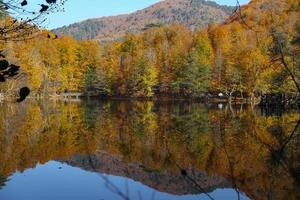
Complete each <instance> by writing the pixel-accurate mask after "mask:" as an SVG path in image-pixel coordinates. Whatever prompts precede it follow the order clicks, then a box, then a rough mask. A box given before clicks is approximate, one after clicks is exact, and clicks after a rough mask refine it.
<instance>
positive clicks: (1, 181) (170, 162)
mask: <svg viewBox="0 0 300 200" xmlns="http://www.w3.org/2000/svg"><path fill="white" fill-rule="evenodd" d="M0 107H1V108H0V163H1V164H0V174H1V176H0V199H2V197H3V198H4V197H7V196H5V195H12V193H13V192H12V188H13V189H14V190H15V189H18V190H20V194H21V193H22V192H21V191H24V190H25V191H27V193H26V194H27V195H32V194H35V195H34V196H31V197H29V198H27V199H41V196H40V194H37V193H30V192H28V191H30V190H37V189H38V190H40V191H43V190H45V188H46V186H47V184H49V182H47V181H49V177H52V181H53V183H52V184H50V185H49V187H50V189H49V188H46V189H47V191H48V190H49V192H48V194H47V192H46V191H44V192H43V193H41V194H47V196H49V198H50V197H52V198H50V199H60V198H59V197H55V195H54V196H53V194H54V193H55V194H56V193H57V190H55V188H56V189H59V188H61V189H60V190H61V192H60V193H64V194H65V195H67V196H68V195H69V197H70V195H71V196H72V195H74V194H76V193H80V194H81V195H84V197H86V198H84V199H101V198H103V199H112V198H113V197H114V198H113V199H116V198H117V197H118V198H119V199H139V198H141V199H151V198H152V195H150V193H151V194H152V192H154V193H155V194H156V195H157V196H156V195H155V196H154V197H153V199H179V198H180V199H199V198H200V199H202V198H203V199H219V198H220V199H224V198H222V197H224V195H228V199H233V198H234V199H243V198H244V199H245V198H246V196H247V197H249V198H251V199H285V198H286V199H299V198H300V196H299V195H300V194H299V191H300V187H299V185H300V157H299V156H300V138H299V132H300V130H299V129H300V128H299V117H300V115H299V113H297V112H296V111H289V112H287V113H282V114H281V115H272V114H270V113H267V114H266V113H265V112H263V113H262V111H261V110H257V109H253V108H251V107H249V106H237V107H235V106H226V105H223V108H222V109H219V108H218V105H216V106H210V107H208V106H205V105H202V104H191V103H184V102H180V103H170V102H167V103H163V102H160V103H155V102H138V101H132V102H129V101H123V102H120V101H109V102H91V101H90V102H83V103H63V102H23V103H22V104H9V105H8V104H2V105H0ZM53 160H56V162H53ZM49 161H51V162H49ZM61 163H64V164H61ZM37 164H39V165H38V167H36V165H37ZM43 164H44V165H43ZM60 165H63V166H64V167H63V168H61V169H60V167H59V166H60ZM35 167H36V168H35ZM43 167H45V168H43ZM30 168H34V169H30ZM48 168H49V169H52V170H47V169H48ZM43 169H44V170H43ZM45 169H46V170H45ZM54 169H55V171H54V172H53V170H54ZM63 169H64V170H63ZM72 170H75V171H76V170H77V171H76V173H73V174H72ZM16 171H19V172H20V173H15V172H16ZM24 171H25V172H24ZM28 171H29V172H28ZM57 171H58V172H57ZM22 172H24V173H22ZM30 172H31V174H30V175H28V173H30ZM91 172H93V173H91ZM56 173H59V174H60V176H58V177H57V178H56V179H54V178H53V177H55V176H54V175H55V174H56ZM69 173H71V174H72V176H71V178H70V179H71V180H72V181H69V182H68V183H69V184H70V183H72V184H71V185H73V187H72V189H71V190H68V188H66V187H67V186H64V187H63V186H61V183H62V182H63V180H69V178H68V177H69V176H70V175H69ZM90 174H93V176H96V177H97V178H93V177H90V176H89V175H90ZM105 174H107V175H108V176H106V175H105ZM11 175H12V176H11ZM22 175H24V176H29V177H30V178H29V179H30V181H29V184H24V182H22V180H21V179H20V178H19V177H22ZM42 177H44V178H42ZM89 177H90V178H89ZM107 177H108V178H107ZM36 179H38V180H39V184H37V182H35V180H36ZM133 180H134V181H133ZM84 181H86V182H84ZM97 181H98V183H96V182H97ZM126 181H131V182H134V183H135V185H134V186H125V187H124V182H126ZM136 181H137V182H136ZM74 182H75V183H77V185H74ZM80 182H84V183H85V184H80ZM99 182H100V183H99ZM22 183H23V184H22ZM30 183H31V184H30ZM68 183H66V184H67V185H68ZM34 184H37V185H34ZM55 184H56V185H55ZM99 184H100V185H99ZM101 185H102V186H103V185H104V186H105V187H106V188H107V189H106V190H105V191H102V190H101V188H102V187H101ZM125 185H126V184H125ZM96 186H97V187H96ZM1 188H2V190H1ZM10 188H11V190H10ZM22 188H23V190H22ZM24 188H25V189H24ZM51 188H52V189H51ZM98 188H99V190H98ZM133 188H139V190H134V189H133ZM91 190H92V191H91ZM131 190H134V191H131ZM51 191H52V192H51ZM71 191H73V193H72V192H71ZM74 191H77V192H74ZM79 191H81V192H79ZM128 191H130V194H132V195H133V194H134V195H137V196H131V195H128ZM70 193H72V194H70ZM99 193H100V194H101V195H100V194H99ZM26 194H24V195H26ZM80 194H78V195H75V196H74V198H72V199H83V198H79V197H80ZM143 194H144V195H146V194H147V195H146V196H143ZM218 194H219V195H220V196H218ZM114 195H116V196H114ZM182 195H184V196H182ZM229 196H230V197H229ZM10 197H11V198H10V199H12V200H15V199H17V200H18V199H24V198H21V197H15V198H13V197H12V196H10ZM146 197H147V198H146ZM150 197H151V198H150ZM4 199H7V200H9V198H4ZM25 199H26V198H25ZM43 199H44V198H43ZM61 199H66V198H61Z"/></svg>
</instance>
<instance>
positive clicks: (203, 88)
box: [1, 0, 300, 101]
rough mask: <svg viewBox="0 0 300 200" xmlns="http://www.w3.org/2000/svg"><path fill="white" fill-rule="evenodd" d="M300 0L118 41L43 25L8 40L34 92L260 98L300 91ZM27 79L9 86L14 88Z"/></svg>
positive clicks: (6, 87)
mask: <svg viewBox="0 0 300 200" xmlns="http://www.w3.org/2000/svg"><path fill="white" fill-rule="evenodd" d="M299 12H300V5H299V1H297V0H285V1H256V0H253V1H251V2H250V3H249V4H248V5H246V6H242V7H241V8H240V9H237V10H236V11H235V13H234V14H233V15H232V16H231V17H230V18H229V19H227V20H226V21H225V22H223V23H222V24H219V25H218V24H216V23H211V24H210V25H209V26H208V27H207V28H203V29H199V30H196V31H191V30H189V29H187V28H185V27H184V26H183V25H180V24H174V25H171V26H164V25H157V24H152V25H149V26H147V27H145V28H144V31H143V32H141V33H137V34H133V33H127V34H126V35H125V36H124V38H123V39H121V40H118V41H115V42H111V43H99V42H97V41H92V40H81V41H77V40H75V39H74V38H72V37H70V36H64V35H61V36H59V37H58V38H56V35H55V34H53V33H51V32H49V31H46V30H45V31H42V32H41V33H40V34H39V35H38V36H37V37H34V38H32V39H30V40H26V41H19V42H2V43H1V46H2V47H1V48H2V49H3V52H4V53H5V55H6V57H7V59H9V61H10V62H12V63H16V64H18V65H20V66H21V70H22V72H24V73H23V74H24V75H23V76H22V78H21V80H22V81H21V82H22V84H24V83H25V84H28V86H29V87H30V89H31V91H32V94H33V95H36V96H39V97H49V96H50V97H55V96H56V95H58V94H60V93H62V92H83V93H86V94H88V93H89V94H92V95H103V96H110V97H161V96H162V97H164V96H167V97H185V98H186V97H192V98H201V97H207V96H208V95H215V94H218V93H220V92H221V93H223V94H224V96H226V97H227V98H228V99H231V98H232V97H239V98H248V99H250V100H251V101H255V100H256V99H257V98H259V97H260V96H262V95H264V94H268V93H280V94H286V95H295V94H296V93H297V92H299V73H300V68H299V63H300V60H299V58H300V55H299V54H300V48H299V47H300V44H299V38H300V24H299ZM19 82H20V80H16V81H9V82H7V83H5V84H3V85H1V91H4V92H5V91H6V92H8V91H14V90H13V88H16V86H17V85H18V84H19Z"/></svg>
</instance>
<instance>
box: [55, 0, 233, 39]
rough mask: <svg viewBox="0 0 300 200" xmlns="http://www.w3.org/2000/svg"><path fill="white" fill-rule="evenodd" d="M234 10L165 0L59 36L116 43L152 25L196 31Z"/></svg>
mask: <svg viewBox="0 0 300 200" xmlns="http://www.w3.org/2000/svg"><path fill="white" fill-rule="evenodd" d="M232 10H233V7H230V6H220V5H218V4H217V3H215V2H212V1H206V0H164V1H161V2H159V3H157V4H154V5H152V6H150V7H148V8H145V9H143V10H139V11H136V12H134V13H132V14H125V15H118V16H112V17H102V18H96V19H89V20H86V21H83V22H79V23H75V24H71V25H69V26H64V27H62V28H58V29H55V30H54V32H55V33H56V34H58V35H62V34H65V35H71V36H73V37H75V38H76V39H97V40H100V41H109V40H115V39H117V38H120V37H122V36H123V35H124V34H125V33H126V32H134V33H136V32H139V31H141V30H142V29H144V28H145V27H148V26H151V25H159V24H163V25H168V24H174V23H180V24H183V25H185V26H186V27H188V28H190V29H192V30H194V29H197V28H199V27H205V26H207V25H208V24H209V23H211V22H212V21H214V22H217V23H220V22H222V21H223V20H224V19H226V18H227V17H228V16H229V15H230V14H231V13H232Z"/></svg>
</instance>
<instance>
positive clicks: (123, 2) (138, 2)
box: [29, 0, 249, 29]
mask: <svg viewBox="0 0 300 200" xmlns="http://www.w3.org/2000/svg"><path fill="white" fill-rule="evenodd" d="M35 1H36V2H41V1H39V0H31V1H29V2H30V3H31V4H33V3H34V2H35ZM159 1H160V0H85V1H83V0H68V1H67V3H66V4H65V6H64V8H65V12H64V13H55V14H51V15H50V16H49V19H48V21H47V22H45V24H44V26H45V27H46V28H50V29H52V28H56V27H60V26H63V25H68V24H71V23H74V22H79V21H82V20H85V19H89V18H95V17H102V16H111V15H118V14H125V13H131V12H134V11H136V10H139V9H143V8H145V7H147V6H150V5H152V4H154V3H157V2H159ZM216 2H217V3H219V4H222V5H236V0H216ZM248 2H249V0H240V3H241V4H246V3H248Z"/></svg>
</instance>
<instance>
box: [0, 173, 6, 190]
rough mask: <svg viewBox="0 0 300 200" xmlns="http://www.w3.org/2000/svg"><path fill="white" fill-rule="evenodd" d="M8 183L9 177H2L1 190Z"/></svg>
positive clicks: (0, 181) (0, 176)
mask: <svg viewBox="0 0 300 200" xmlns="http://www.w3.org/2000/svg"><path fill="white" fill-rule="evenodd" d="M7 181H8V177H7V176H2V175H0V190H1V189H2V188H3V187H5V185H6V182H7Z"/></svg>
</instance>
